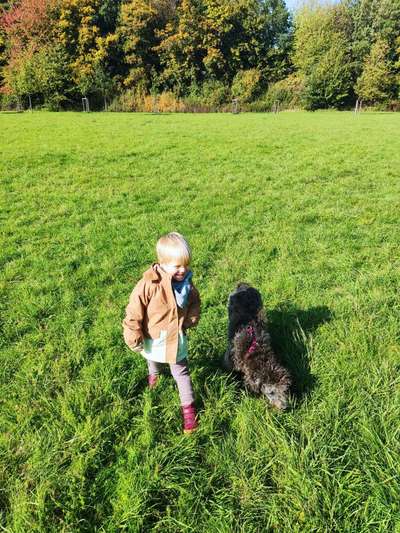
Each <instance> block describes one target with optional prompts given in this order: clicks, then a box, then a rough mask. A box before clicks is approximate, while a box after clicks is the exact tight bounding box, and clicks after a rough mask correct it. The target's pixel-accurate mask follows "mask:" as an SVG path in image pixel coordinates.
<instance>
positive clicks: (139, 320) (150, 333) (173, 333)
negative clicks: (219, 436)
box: [122, 232, 200, 433]
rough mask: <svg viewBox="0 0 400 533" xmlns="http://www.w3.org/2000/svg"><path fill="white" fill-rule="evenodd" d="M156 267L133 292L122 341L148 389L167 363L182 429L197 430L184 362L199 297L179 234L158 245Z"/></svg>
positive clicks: (160, 240) (159, 242)
mask: <svg viewBox="0 0 400 533" xmlns="http://www.w3.org/2000/svg"><path fill="white" fill-rule="evenodd" d="M156 250H157V257H158V263H154V264H153V265H152V267H150V268H149V269H148V270H146V272H145V273H144V274H143V277H142V279H141V280H140V281H139V283H138V284H137V285H136V287H135V288H134V289H133V292H132V294H131V296H130V299H129V304H128V306H127V308H126V316H125V319H124V321H123V323H122V324H123V329H124V339H125V342H126V344H127V345H128V346H129V348H130V349H131V350H133V351H134V352H139V353H141V354H142V355H143V356H144V357H145V358H146V359H147V365H148V369H149V375H148V384H149V387H150V388H153V387H154V386H155V385H156V383H157V380H158V375H159V373H160V370H161V367H162V366H163V364H165V363H169V366H170V369H171V373H172V376H173V377H174V379H175V381H176V384H177V386H178V391H179V396H180V400H181V406H182V415H183V430H184V432H185V433H191V432H192V431H194V430H195V429H196V427H197V420H196V409H195V406H194V394H193V387H192V382H191V379H190V375H189V368H188V362H187V356H188V351H187V339H186V330H187V329H188V328H191V327H193V326H196V324H197V323H198V321H199V318H200V297H199V293H198V291H197V289H196V288H195V287H194V285H193V283H192V272H191V271H190V270H189V264H190V259H191V250H190V247H189V244H188V243H187V241H186V240H185V238H184V237H183V236H182V235H181V234H180V233H175V232H174V233H168V235H164V236H163V237H161V238H160V239H159V240H158V242H157V247H156Z"/></svg>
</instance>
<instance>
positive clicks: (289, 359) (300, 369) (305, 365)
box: [266, 302, 333, 401]
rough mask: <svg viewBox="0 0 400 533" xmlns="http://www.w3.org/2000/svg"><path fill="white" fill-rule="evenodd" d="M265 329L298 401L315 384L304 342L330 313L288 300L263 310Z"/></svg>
mask: <svg viewBox="0 0 400 533" xmlns="http://www.w3.org/2000/svg"><path fill="white" fill-rule="evenodd" d="M266 316H267V319H268V330H269V332H270V334H271V342H272V346H273V348H274V350H275V351H276V353H277V355H278V357H279V359H280V360H281V361H282V363H283V364H284V365H285V366H286V367H287V368H288V370H289V371H290V373H291V375H292V378H293V385H292V392H293V394H294V395H295V397H296V398H297V400H298V401H301V400H302V399H303V398H304V397H305V396H307V395H308V394H309V393H310V392H311V391H312V389H313V388H314V387H315V386H316V384H317V379H316V377H315V376H314V375H313V374H312V373H311V370H310V360H309V348H308V341H309V338H310V336H311V335H312V333H313V332H314V331H315V330H316V329H317V328H318V327H319V326H321V325H322V324H324V323H325V322H329V321H330V320H331V319H332V318H333V315H332V313H331V311H330V310H329V309H328V307H326V306H317V307H311V308H309V309H298V308H296V307H295V306H293V305H292V304H290V303H286V302H285V303H282V304H279V305H278V306H277V307H276V308H275V309H272V310H267V312H266Z"/></svg>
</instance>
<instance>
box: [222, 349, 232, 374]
mask: <svg viewBox="0 0 400 533" xmlns="http://www.w3.org/2000/svg"><path fill="white" fill-rule="evenodd" d="M222 366H223V367H224V369H225V370H227V371H228V372H231V371H232V370H233V362H232V346H231V343H229V346H228V349H227V350H226V352H225V354H224V358H223V360H222Z"/></svg>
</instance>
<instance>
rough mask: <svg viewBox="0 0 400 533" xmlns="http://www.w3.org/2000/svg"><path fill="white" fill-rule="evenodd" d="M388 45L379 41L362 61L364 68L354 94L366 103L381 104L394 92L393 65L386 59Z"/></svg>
mask: <svg viewBox="0 0 400 533" xmlns="http://www.w3.org/2000/svg"><path fill="white" fill-rule="evenodd" d="M388 53H389V45H388V44H387V43H386V42H385V41H383V40H381V39H379V40H378V41H376V42H375V43H374V44H373V45H372V48H371V51H370V53H369V54H368V56H367V57H366V59H365V61H364V68H363V71H362V74H361V76H360V77H359V78H358V80H357V83H356V92H357V94H358V96H359V97H360V98H362V99H363V100H364V101H366V102H368V103H383V102H385V101H387V100H388V99H389V98H390V97H391V95H392V94H393V92H394V85H395V78H394V75H393V65H392V63H391V62H390V61H389V59H388Z"/></svg>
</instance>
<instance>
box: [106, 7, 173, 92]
mask: <svg viewBox="0 0 400 533" xmlns="http://www.w3.org/2000/svg"><path fill="white" fill-rule="evenodd" d="M174 14H175V2H174V1H173V0H129V1H127V2H124V3H123V4H122V5H121V14H120V21H119V25H118V28H117V30H116V35H117V38H118V42H119V45H120V47H121V49H122V51H123V54H124V63H125V68H126V72H125V76H124V85H125V86H126V87H136V86H137V85H138V84H139V85H143V86H144V87H145V88H149V87H150V86H151V84H152V78H153V76H154V77H155V76H156V74H157V73H159V72H160V60H159V52H158V47H159V45H160V42H161V39H162V35H163V33H162V32H163V30H164V29H165V27H166V26H167V24H168V23H169V21H171V19H172V18H173V17H174Z"/></svg>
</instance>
